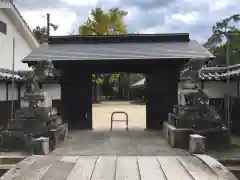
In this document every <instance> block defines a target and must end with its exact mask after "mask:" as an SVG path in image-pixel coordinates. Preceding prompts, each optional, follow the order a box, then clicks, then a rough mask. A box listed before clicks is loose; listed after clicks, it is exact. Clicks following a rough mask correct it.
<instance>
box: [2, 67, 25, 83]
mask: <svg viewBox="0 0 240 180" xmlns="http://www.w3.org/2000/svg"><path fill="white" fill-rule="evenodd" d="M0 80H2V81H11V80H12V71H11V70H8V69H0ZM14 80H17V81H19V80H22V77H21V76H20V75H19V74H18V73H17V72H15V74H14Z"/></svg>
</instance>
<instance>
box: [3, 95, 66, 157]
mask: <svg viewBox="0 0 240 180" xmlns="http://www.w3.org/2000/svg"><path fill="white" fill-rule="evenodd" d="M67 128H68V126H67V125H66V124H63V122H62V118H61V116H59V115H58V112H57V109H56V108H54V107H52V99H51V97H50V96H49V95H48V94H47V93H45V92H36V93H29V92H27V93H24V97H23V98H22V104H21V108H20V109H18V110H17V111H16V112H15V118H14V119H11V120H9V122H8V124H7V130H5V131H3V132H1V136H2V139H1V147H2V148H5V149H8V150H10V151H14V150H17V151H19V150H20V151H22V150H24V151H32V150H33V149H34V151H36V153H37V154H45V153H47V152H48V151H49V146H50V150H54V148H56V147H57V146H58V145H59V144H60V141H63V140H64V138H65V137H66V135H65V134H66V132H67ZM40 137H41V138H40ZM42 137H46V138H48V140H47V139H46V138H42ZM32 141H33V142H32ZM47 149H48V150H47Z"/></svg>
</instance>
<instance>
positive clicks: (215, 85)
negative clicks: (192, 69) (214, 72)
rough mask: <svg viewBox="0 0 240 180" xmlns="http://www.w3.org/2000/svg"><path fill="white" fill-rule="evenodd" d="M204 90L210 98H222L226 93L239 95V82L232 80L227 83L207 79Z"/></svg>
mask: <svg viewBox="0 0 240 180" xmlns="http://www.w3.org/2000/svg"><path fill="white" fill-rule="evenodd" d="M204 91H205V92H206V93H207V94H208V96H209V97H210V98H222V97H224V95H225V94H228V95H230V96H237V83H236V82H230V83H229V84H227V83H225V82H220V81H219V82H216V81H209V82H208V81H206V82H204Z"/></svg>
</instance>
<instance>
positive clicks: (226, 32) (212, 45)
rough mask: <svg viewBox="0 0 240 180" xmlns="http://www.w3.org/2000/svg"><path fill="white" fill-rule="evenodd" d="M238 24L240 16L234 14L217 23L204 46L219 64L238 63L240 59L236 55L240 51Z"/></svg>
mask: <svg viewBox="0 0 240 180" xmlns="http://www.w3.org/2000/svg"><path fill="white" fill-rule="evenodd" d="M238 22H240V14H234V15H232V16H230V17H228V18H226V19H224V20H222V21H220V22H217V23H216V24H215V25H214V26H213V28H212V35H211V37H210V38H209V39H208V40H207V42H206V43H205V44H204V46H205V47H206V48H208V49H209V50H210V51H211V52H212V53H213V54H214V55H215V56H216V59H217V61H218V64H225V65H231V64H234V63H236V58H237V57H238V56H237V55H236V53H238V52H239V51H240V30H239V29H238V28H236V27H235V24H236V23H238ZM238 61H240V59H239V60H238ZM238 63H239V62H238Z"/></svg>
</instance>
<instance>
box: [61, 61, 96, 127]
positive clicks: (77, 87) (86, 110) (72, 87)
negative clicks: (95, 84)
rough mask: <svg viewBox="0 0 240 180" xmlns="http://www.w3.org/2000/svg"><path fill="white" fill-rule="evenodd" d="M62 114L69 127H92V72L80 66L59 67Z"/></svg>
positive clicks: (67, 65)
mask: <svg viewBox="0 0 240 180" xmlns="http://www.w3.org/2000/svg"><path fill="white" fill-rule="evenodd" d="M61 103H62V110H61V111H62V116H63V120H64V121H65V122H68V126H69V128H70V129H92V73H91V72H90V71H87V70H86V69H84V70H83V69H82V68H81V66H77V65H76V64H75V65H72V64H70V63H69V64H66V65H64V67H61Z"/></svg>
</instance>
